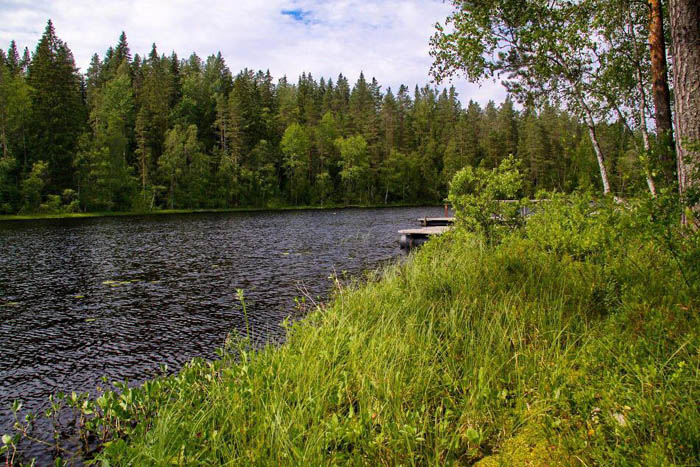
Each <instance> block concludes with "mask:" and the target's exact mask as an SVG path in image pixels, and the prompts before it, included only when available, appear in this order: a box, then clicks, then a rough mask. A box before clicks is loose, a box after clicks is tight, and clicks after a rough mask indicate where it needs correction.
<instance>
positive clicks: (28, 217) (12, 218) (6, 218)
mask: <svg viewBox="0 0 700 467" xmlns="http://www.w3.org/2000/svg"><path fill="white" fill-rule="evenodd" d="M439 206H442V205H441V204H435V205H433V204H430V203H391V204H338V205H323V206H316V205H309V206H282V207H253V206H251V207H239V208H222V209H217V208H211V209H157V210H153V211H113V212H112V211H102V212H101V211H96V212H76V213H46V214H3V215H0V222H17V221H35V220H48V219H93V218H101V217H136V216H168V215H176V214H217V213H221V214H225V213H236V212H265V211H268V212H284V211H330V210H339V209H382V208H387V209H388V208H418V207H439Z"/></svg>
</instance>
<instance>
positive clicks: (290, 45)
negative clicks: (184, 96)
mask: <svg viewBox="0 0 700 467" xmlns="http://www.w3.org/2000/svg"><path fill="white" fill-rule="evenodd" d="M449 12H450V4H449V3H445V2H443V1H441V0H365V1H361V0H235V1H228V2H225V1H216V0H200V1H189V0H114V1H104V2H97V1H84V0H0V18H3V21H2V23H1V24H0V47H2V48H3V49H7V45H8V44H9V42H10V40H11V39H15V40H16V41H17V42H18V45H19V46H20V47H21V48H24V47H25V46H28V47H29V49H30V50H33V49H34V47H35V46H36V42H37V41H38V39H39V37H40V36H41V33H42V31H43V29H44V26H45V24H46V20H47V19H48V18H51V19H52V20H53V22H54V26H55V27H56V31H57V33H58V35H59V37H60V38H61V39H63V40H64V41H66V42H67V43H68V45H69V47H70V48H71V50H72V51H73V54H74V55H75V58H76V62H77V65H78V66H79V67H80V68H81V69H82V70H83V71H84V70H85V69H86V68H87V65H88V63H89V61H90V57H91V56H92V54H93V53H95V52H97V53H99V54H100V55H101V56H102V55H103V54H104V52H105V50H107V48H108V47H109V46H111V45H114V44H116V42H117V39H118V37H119V34H120V32H121V31H122V30H124V31H125V32H126V35H127V39H128V41H129V45H130V47H131V50H132V53H140V54H145V53H148V51H149V50H150V47H151V44H152V43H153V42H155V43H156V44H157V46H158V49H159V51H160V52H162V53H166V54H170V52H171V51H173V50H174V51H175V52H177V54H178V55H179V56H180V57H187V56H189V55H190V54H191V53H192V52H196V53H197V54H198V55H199V56H200V57H202V58H204V57H206V56H207V55H209V54H212V53H216V52H217V51H221V53H222V54H223V56H224V58H225V59H226V62H227V64H228V66H229V68H230V69H231V71H233V72H234V73H236V72H238V71H239V70H240V69H242V68H244V67H248V68H252V69H256V70H257V69H268V68H269V69H270V72H271V73H272V74H273V76H275V77H281V76H282V75H287V76H288V77H290V78H291V79H294V80H296V78H297V76H298V75H299V74H301V72H302V71H306V72H310V73H311V74H312V75H313V76H314V77H316V78H320V77H321V76H324V77H332V78H333V79H335V77H336V76H337V75H338V73H343V74H345V75H346V76H348V78H349V79H350V80H351V81H354V80H355V79H357V76H358V75H359V72H360V71H361V70H362V71H364V73H365V75H366V76H367V77H372V76H374V77H376V78H377V79H378V80H379V82H380V84H382V85H383V88H384V89H386V87H388V86H391V87H392V88H393V89H396V88H397V87H398V85H399V84H401V83H404V84H407V85H408V86H409V87H411V88H413V86H414V85H416V84H418V85H423V84H426V83H428V82H429V81H430V77H429V76H428V71H429V68H430V63H431V59H430V56H429V55H428V50H429V46H428V40H429V38H430V36H431V34H432V32H433V29H434V24H435V23H436V22H437V21H443V20H444V18H445V17H446V16H447V15H448V14H449ZM454 84H455V87H456V88H457V90H458V91H459V93H460V98H461V99H462V101H463V102H467V101H468V100H469V99H474V100H476V101H478V102H480V103H482V104H485V103H486V102H487V101H488V100H489V99H493V100H495V101H497V102H500V101H502V100H503V98H504V97H505V91H504V90H503V88H502V87H501V86H500V85H499V84H496V83H484V84H483V85H482V86H478V85H474V84H470V83H466V82H464V80H458V81H455V83H454Z"/></svg>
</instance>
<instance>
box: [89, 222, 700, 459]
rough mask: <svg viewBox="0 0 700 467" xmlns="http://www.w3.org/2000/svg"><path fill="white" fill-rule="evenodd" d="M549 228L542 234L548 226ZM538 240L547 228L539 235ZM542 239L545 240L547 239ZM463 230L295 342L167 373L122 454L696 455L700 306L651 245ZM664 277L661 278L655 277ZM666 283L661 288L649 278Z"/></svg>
mask: <svg viewBox="0 0 700 467" xmlns="http://www.w3.org/2000/svg"><path fill="white" fill-rule="evenodd" d="M535 234H537V230H533V234H532V235H535ZM540 235H543V234H541V233H540ZM539 240H542V239H539ZM539 240H534V239H532V238H527V235H514V236H511V237H508V238H506V240H505V241H504V242H503V243H502V244H501V245H498V246H487V245H486V244H485V243H484V242H483V241H482V240H481V239H480V238H479V237H477V236H474V235H471V234H467V233H465V232H462V231H458V232H454V233H452V234H451V235H448V236H446V237H444V238H442V239H440V240H438V241H433V242H430V243H429V244H428V245H427V246H426V247H425V248H424V249H423V250H422V251H421V252H419V253H418V254H417V255H415V256H414V257H412V258H411V259H410V260H409V261H408V262H407V264H405V265H402V266H394V267H390V268H388V269H387V270H385V271H383V273H382V274H381V279H380V280H376V279H377V277H369V278H368V279H367V280H366V281H365V282H363V283H362V284H361V285H359V284H358V285H356V286H351V287H347V288H338V290H337V293H336V298H335V299H334V300H333V301H332V302H331V303H330V304H328V305H327V306H324V307H322V308H321V309H319V310H318V311H316V312H315V313H313V314H312V315H310V316H309V317H308V318H307V319H305V320H303V321H302V322H299V323H297V324H295V325H294V326H292V328H291V329H290V333H289V337H288V340H287V342H286V344H285V345H283V346H281V347H279V348H274V347H268V348H266V349H263V350H260V351H257V352H251V351H247V350H246V349H247V347H246V345H245V340H242V341H238V343H233V344H231V346H229V348H228V349H227V350H226V353H225V354H224V356H223V359H222V360H221V361H217V362H212V363H207V362H201V361H197V362H195V363H193V364H192V365H190V366H188V367H187V368H185V369H184V370H183V371H181V372H180V373H179V374H178V375H177V376H174V377H171V378H169V379H167V380H164V381H163V383H162V386H160V388H159V389H158V390H157V391H156V393H155V394H156V395H155V396H148V397H147V396H143V397H144V400H147V402H146V404H145V406H146V407H148V409H144V410H143V411H142V412H141V413H150V414H151V415H149V416H142V415H139V411H138V410H135V411H134V412H133V414H134V415H133V416H134V418H135V419H137V420H139V421H140V423H139V425H137V428H136V429H135V430H133V431H132V432H130V433H129V436H128V437H127V439H126V440H121V439H120V440H116V441H114V442H112V443H110V444H108V445H107V447H106V449H105V451H104V452H103V453H102V454H101V455H100V458H102V459H108V460H110V462H116V463H118V464H127V463H129V464H134V465H140V464H165V463H170V462H176V463H183V464H197V463H202V464H219V463H229V462H233V463H235V464H245V465H248V464H255V465H279V464H286V465H317V464H345V463H351V464H369V465H377V464H386V465H397V464H407V465H408V464H445V463H447V464H451V463H454V462H457V463H462V464H469V463H473V462H476V461H479V460H480V459H481V460H483V462H484V463H485V465H499V464H500V463H506V464H521V463H526V462H530V463H533V465H557V464H563V465H569V464H576V465H578V464H581V463H585V464H587V465H590V464H591V463H593V464H596V463H598V464H610V463H622V464H624V463H629V462H631V463H636V462H642V463H645V464H648V463H656V464H659V465H662V464H671V463H677V464H684V463H685V464H687V463H692V462H694V461H696V460H698V458H699V457H698V454H699V453H700V446H699V444H698V443H699V440H700V413H699V412H698V410H699V409H698V406H697V400H700V385H699V384H698V382H699V381H698V371H699V370H698V362H699V359H698V351H699V350H698V349H699V348H700V338H699V334H698V331H699V330H700V328H699V327H698V313H697V309H695V308H693V307H694V306H696V302H694V301H693V297H691V293H690V290H689V289H688V288H687V287H686V286H685V285H684V284H682V282H681V281H680V278H679V273H678V269H677V267H676V265H674V264H673V262H672V261H671V260H670V258H668V257H667V256H666V255H665V253H664V252H663V251H660V249H659V248H658V247H656V246H655V245H654V244H653V243H648V242H647V243H645V242H643V241H631V242H630V243H631V244H630V245H629V246H628V247H623V248H620V249H619V251H617V252H612V251H606V255H608V256H609V257H607V258H606V259H605V261H598V260H600V259H601V257H597V259H598V260H596V259H595V258H589V259H588V260H587V261H579V260H576V259H574V258H572V257H571V256H569V255H567V254H556V253H553V252H550V251H545V250H544V249H542V248H541V247H540V245H541V243H542V242H541V241H539ZM650 271H653V279H650V278H649V276H648V274H649V272H650ZM651 282H653V284H651Z"/></svg>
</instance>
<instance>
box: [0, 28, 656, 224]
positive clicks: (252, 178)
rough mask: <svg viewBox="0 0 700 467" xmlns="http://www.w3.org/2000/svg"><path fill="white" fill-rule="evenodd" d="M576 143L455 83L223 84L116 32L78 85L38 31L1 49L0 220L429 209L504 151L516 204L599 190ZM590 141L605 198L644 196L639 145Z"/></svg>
mask: <svg viewBox="0 0 700 467" xmlns="http://www.w3.org/2000/svg"><path fill="white" fill-rule="evenodd" d="M586 132H587V129H586V127H585V126H583V125H582V124H581V123H580V122H579V120H578V119H577V118H575V117H573V116H572V115H570V114H568V113H567V112H566V111H563V110H561V109H559V108H557V107H554V106H551V105H544V106H540V107H539V108H537V109H536V108H528V107H525V108H524V109H523V110H516V109H515V108H514V106H513V103H512V101H511V100H510V99H506V101H505V102H503V103H502V104H500V105H496V104H494V103H493V102H489V103H488V104H487V105H486V107H484V108H482V107H480V106H479V105H478V104H477V103H475V102H473V101H470V102H469V104H468V105H467V106H466V108H463V107H462V105H461V103H460V101H459V100H458V99H457V94H456V92H455V90H454V88H451V89H445V90H443V91H438V90H437V89H434V88H432V87H430V86H425V87H422V88H419V87H417V86H416V88H415V89H414V90H410V89H409V88H407V87H406V86H403V85H402V86H400V87H399V89H398V90H396V92H394V91H392V90H391V89H390V88H388V89H386V91H383V90H382V87H381V86H380V84H379V83H378V82H377V80H376V79H372V80H367V79H365V77H364V75H362V74H361V75H360V77H359V79H358V80H357V81H356V82H355V83H354V84H352V86H351V84H350V83H349V81H348V79H347V78H346V77H344V76H343V75H340V76H338V77H337V79H335V80H333V79H324V78H321V79H320V80H319V81H317V80H315V79H314V78H313V77H312V76H311V75H310V74H302V75H301V77H299V78H298V80H297V82H296V83H292V82H289V81H288V80H287V78H281V79H279V80H278V81H277V82H275V80H274V79H273V77H272V76H271V75H270V73H269V72H262V71H258V72H254V71H251V70H243V71H241V72H240V73H238V74H237V75H235V76H234V75H233V74H232V73H231V71H230V70H229V69H228V67H227V66H226V63H225V61H224V59H223V58H222V56H221V54H217V55H211V56H209V57H208V58H207V59H206V60H202V59H200V58H199V57H198V56H197V55H195V54H193V55H191V56H190V57H189V58H188V59H186V60H185V59H180V58H178V57H177V55H176V54H175V53H172V54H171V55H170V56H165V55H162V54H159V52H158V51H157V49H156V46H155V44H154V45H153V48H152V50H151V52H150V53H149V54H148V55H147V56H144V57H141V56H139V55H138V54H137V55H134V56H133V57H132V55H131V52H130V50H129V46H128V44H127V39H126V36H125V34H124V33H122V35H121V37H120V38H119V41H118V43H117V45H116V46H115V47H112V48H110V49H109V50H108V51H107V52H106V54H105V56H104V57H102V58H100V57H99V56H98V55H97V54H95V55H94V56H93V58H92V62H91V64H90V67H89V69H88V71H87V73H86V74H85V75H82V74H80V73H79V72H78V70H77V69H76V67H75V63H74V60H73V56H72V54H71V51H70V50H69V49H68V47H67V46H66V44H65V43H64V42H62V41H61V40H60V39H59V38H58V37H57V36H56V32H55V31H54V28H53V25H52V23H51V21H49V22H48V24H47V27H46V30H45V31H44V34H43V35H42V37H41V40H40V41H39V43H38V45H37V48H36V50H35V51H34V53H33V54H31V56H30V53H29V51H28V50H27V49H25V50H24V53H23V54H22V55H20V54H19V52H18V49H17V46H16V44H15V42H14V41H13V42H12V43H11V44H10V47H9V50H8V51H7V53H4V52H3V51H0V144H1V145H2V155H1V156H2V158H1V159H0V213H16V212H37V211H125V210H148V209H154V208H227V207H234V206H280V205H309V204H331V203H344V204H352V203H363V204H366V203H392V202H411V203H417V202H438V201H441V200H443V199H444V198H445V196H446V194H447V184H448V182H449V180H450V179H451V177H452V176H453V175H454V173H455V172H456V171H457V170H459V169H460V168H461V167H463V166H465V165H467V164H470V165H473V166H477V165H482V166H485V167H495V166H496V165H498V163H499V162H500V161H501V160H502V159H503V158H505V157H507V156H508V155H509V154H513V155H515V156H516V158H518V159H520V160H521V161H522V166H523V168H524V170H525V173H526V192H525V193H523V195H533V194H534V193H535V192H536V191H537V190H540V189H547V190H559V191H571V190H573V189H576V188H588V187H594V188H597V187H598V185H599V183H600V182H599V181H598V179H597V176H596V172H597V169H596V161H595V158H594V155H593V149H592V147H591V143H590V140H589V139H588V138H587V136H586V135H587V133H586ZM598 136H599V140H600V142H601V144H602V145H603V146H604V147H605V150H606V154H608V155H609V157H608V159H607V161H606V163H607V164H608V165H609V171H610V173H611V174H612V184H613V186H614V190H615V191H616V192H618V193H622V194H627V193H630V192H634V191H636V190H640V189H643V188H644V175H643V174H642V173H641V171H640V169H639V167H638V165H639V164H638V162H637V161H638V157H637V153H636V151H635V147H636V144H637V135H634V134H632V133H631V132H630V130H629V128H628V127H625V125H623V124H621V123H620V124H618V123H601V124H600V125H599V127H598Z"/></svg>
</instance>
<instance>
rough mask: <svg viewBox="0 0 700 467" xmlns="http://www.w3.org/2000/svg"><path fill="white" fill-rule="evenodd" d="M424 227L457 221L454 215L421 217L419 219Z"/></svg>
mask: <svg viewBox="0 0 700 467" xmlns="http://www.w3.org/2000/svg"><path fill="white" fill-rule="evenodd" d="M418 222H420V225H422V226H423V227H434V226H445V225H452V224H454V223H455V218H454V217H421V218H419V219H418Z"/></svg>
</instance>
